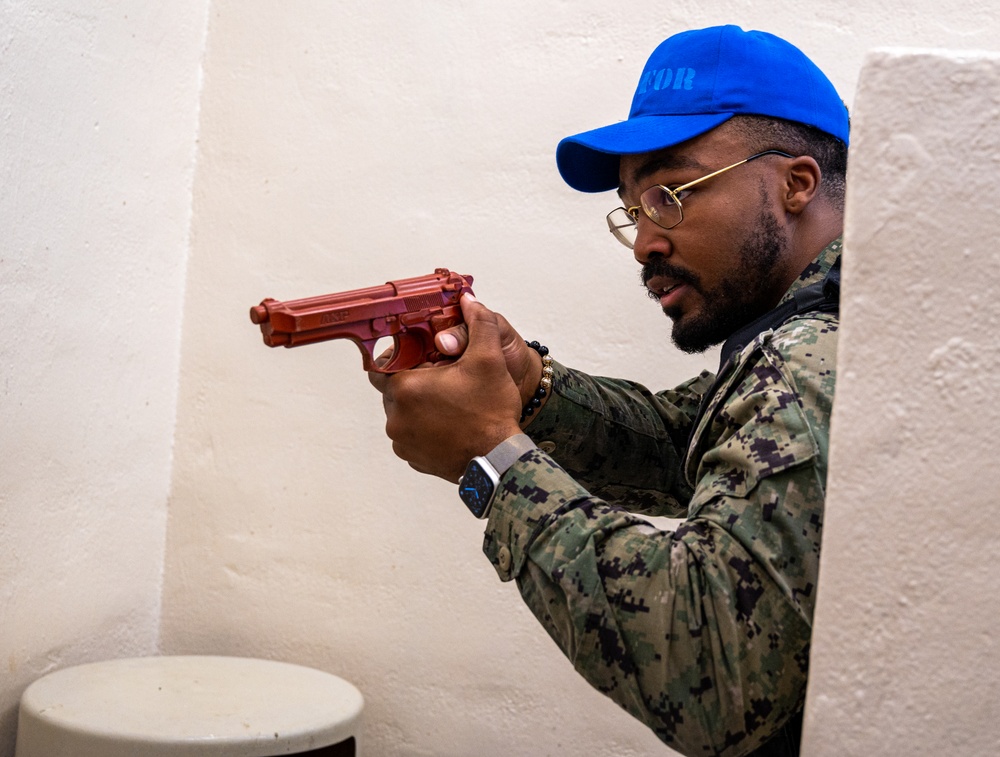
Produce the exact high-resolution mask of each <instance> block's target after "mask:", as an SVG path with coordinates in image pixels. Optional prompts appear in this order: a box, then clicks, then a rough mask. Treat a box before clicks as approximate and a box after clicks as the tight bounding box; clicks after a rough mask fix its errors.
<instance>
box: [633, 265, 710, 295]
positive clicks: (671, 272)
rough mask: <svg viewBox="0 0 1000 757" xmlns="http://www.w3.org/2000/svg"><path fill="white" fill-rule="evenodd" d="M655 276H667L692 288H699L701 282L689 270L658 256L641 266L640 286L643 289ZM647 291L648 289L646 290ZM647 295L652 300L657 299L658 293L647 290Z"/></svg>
mask: <svg viewBox="0 0 1000 757" xmlns="http://www.w3.org/2000/svg"><path fill="white" fill-rule="evenodd" d="M656 276H664V277H667V278H671V279H674V280H675V281H678V282H680V283H682V284H688V285H690V286H691V287H692V288H694V289H696V290H699V291H700V289H701V282H700V281H699V280H698V277H697V276H695V275H694V274H693V273H691V272H690V271H686V270H684V269H683V268H678V267H677V266H675V265H672V264H670V263H668V262H667V261H665V260H662V259H660V258H654V259H653V260H651V261H649V262H648V263H645V264H644V265H643V266H642V270H641V271H640V272H639V277H640V278H641V279H642V286H643V288H644V289H645V288H646V285H647V284H649V281H650V279H652V278H654V277H656ZM647 292H648V290H647ZM648 293H649V296H650V297H652V298H653V299H654V300H656V299H659V296H658V295H655V294H653V293H652V292H648Z"/></svg>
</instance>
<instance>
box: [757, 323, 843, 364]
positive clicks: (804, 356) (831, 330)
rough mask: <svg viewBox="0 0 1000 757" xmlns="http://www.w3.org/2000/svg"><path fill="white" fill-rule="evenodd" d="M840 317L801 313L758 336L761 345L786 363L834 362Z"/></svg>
mask: <svg viewBox="0 0 1000 757" xmlns="http://www.w3.org/2000/svg"><path fill="white" fill-rule="evenodd" d="M839 330H840V317H839V316H838V315H837V313H818V312H817V313H802V314H801V315H796V316H793V317H792V318H790V319H789V320H787V321H785V322H784V323H783V324H781V325H780V326H779V327H778V328H776V329H774V330H773V331H771V332H768V333H765V334H762V335H761V340H760V341H761V342H762V343H764V344H767V345H768V347H769V349H770V350H771V351H773V352H776V353H777V354H778V355H780V356H781V357H782V359H783V360H785V361H786V362H801V361H807V362H811V359H814V358H817V357H821V358H824V359H834V358H835V357H836V354H837V338H838V332H839Z"/></svg>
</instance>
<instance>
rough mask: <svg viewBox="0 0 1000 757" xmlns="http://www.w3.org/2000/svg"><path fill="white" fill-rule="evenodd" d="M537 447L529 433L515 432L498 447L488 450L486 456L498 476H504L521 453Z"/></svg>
mask: <svg viewBox="0 0 1000 757" xmlns="http://www.w3.org/2000/svg"><path fill="white" fill-rule="evenodd" d="M532 449H535V443H534V442H533V441H531V437H530V436H528V435H527V434H514V435H513V436H509V437H507V438H506V439H504V440H503V441H502V442H500V443H499V444H498V445H497V446H496V447H494V448H493V449H491V450H490V451H489V452H487V453H486V454H485V455H484V457H485V458H486V459H487V460H488V461H489V463H490V465H492V466H493V469H494V470H495V471H496V472H497V475H498V476H501V477H502V476H503V474H504V473H506V472H507V471H508V470H510V468H511V466H512V465H514V463H516V462H517V461H518V460H519V459H520V457H521V455H523V454H524V453H525V452H527V451H528V450H532Z"/></svg>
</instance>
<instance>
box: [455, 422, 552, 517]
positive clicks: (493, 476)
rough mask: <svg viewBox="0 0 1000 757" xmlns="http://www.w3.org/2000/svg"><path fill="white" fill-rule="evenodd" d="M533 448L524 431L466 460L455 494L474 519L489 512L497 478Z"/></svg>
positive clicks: (533, 444)
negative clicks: (486, 451) (481, 454)
mask: <svg viewBox="0 0 1000 757" xmlns="http://www.w3.org/2000/svg"><path fill="white" fill-rule="evenodd" d="M534 448H535V443H534V442H533V441H531V438H530V437H529V436H528V435H527V434H514V436H511V437H509V438H508V439H505V440H504V441H502V442H500V443H499V444H498V445H497V446H496V447H494V448H493V449H492V450H490V452H488V453H487V454H486V455H485V456H479V457H474V458H472V460H470V461H469V465H468V466H467V467H466V469H465V474H464V475H463V476H462V478H461V480H460V481H459V482H458V496H459V497H461V498H462V501H463V502H464V503H465V506H466V507H468V508H469V510H470V511H471V512H472V514H473V515H475V516H476V517H477V518H485V517H487V516H488V515H489V514H490V508H492V507H493V500H494V499H496V495H497V490H498V489H499V488H500V477H501V476H503V474H504V473H506V472H507V469H508V468H510V467H511V466H512V465H513V464H514V463H516V462H517V460H518V458H519V457H521V455H523V454H524V453H525V452H527V451H528V450H530V449H534Z"/></svg>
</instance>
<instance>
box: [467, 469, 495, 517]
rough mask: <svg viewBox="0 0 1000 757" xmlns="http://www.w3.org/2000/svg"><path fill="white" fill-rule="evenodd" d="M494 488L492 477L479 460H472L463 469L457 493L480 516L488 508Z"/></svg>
mask: <svg viewBox="0 0 1000 757" xmlns="http://www.w3.org/2000/svg"><path fill="white" fill-rule="evenodd" d="M495 490H496V482H495V480H494V477H493V476H491V475H490V471H487V470H486V469H485V468H484V467H483V466H482V465H481V464H480V462H479V460H473V461H472V462H470V463H469V467H468V468H466V469H465V475H464V476H462V481H461V483H459V485H458V495H459V496H460V497H461V498H462V501H463V502H464V503H465V504H466V506H467V507H468V508H469V509H470V510H471V511H472V514H473V515H475V516H476V517H477V518H482V517H483V516H484V515H485V514H486V512H487V509H488V508H489V505H490V502H491V501H492V499H493V492H494V491H495Z"/></svg>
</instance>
